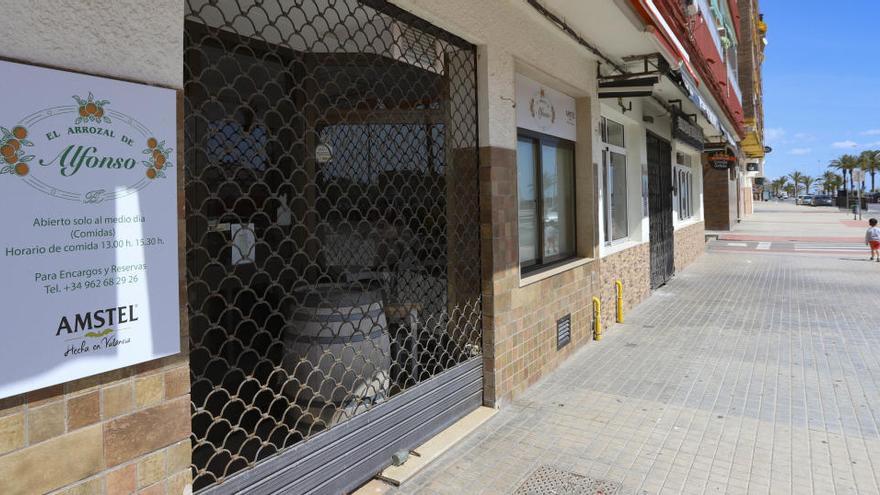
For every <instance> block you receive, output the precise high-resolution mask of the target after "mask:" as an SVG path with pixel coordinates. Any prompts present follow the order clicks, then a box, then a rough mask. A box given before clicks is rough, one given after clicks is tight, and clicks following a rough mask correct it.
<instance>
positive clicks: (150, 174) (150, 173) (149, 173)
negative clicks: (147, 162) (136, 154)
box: [147, 168, 156, 179]
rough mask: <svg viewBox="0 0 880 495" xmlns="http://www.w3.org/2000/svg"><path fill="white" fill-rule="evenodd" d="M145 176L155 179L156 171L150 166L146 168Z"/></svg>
mask: <svg viewBox="0 0 880 495" xmlns="http://www.w3.org/2000/svg"><path fill="white" fill-rule="evenodd" d="M147 178H148V179H155V178H156V171H155V170H154V169H152V168H148V169H147Z"/></svg>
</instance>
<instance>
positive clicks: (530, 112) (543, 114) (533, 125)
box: [515, 74, 577, 141]
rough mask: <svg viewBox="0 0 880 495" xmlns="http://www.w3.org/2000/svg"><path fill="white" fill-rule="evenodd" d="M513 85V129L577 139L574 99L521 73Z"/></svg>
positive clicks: (571, 139) (572, 139)
mask: <svg viewBox="0 0 880 495" xmlns="http://www.w3.org/2000/svg"><path fill="white" fill-rule="evenodd" d="M515 82H516V125H517V127H520V128H522V129H527V130H530V131H535V132H540V133H543V134H549V135H551V136H556V137H561V138H563V139H568V140H570V141H576V140H577V113H576V111H575V101H574V98H572V97H571V96H568V95H566V94H563V93H561V92H559V91H556V90H554V89H552V88H548V87H547V86H544V85H543V84H541V83H539V82H537V81H533V80H531V79H529V78H528V77H525V76H523V75H521V74H517V75H516V81H515Z"/></svg>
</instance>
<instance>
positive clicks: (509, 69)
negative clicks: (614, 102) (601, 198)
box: [393, 0, 598, 161]
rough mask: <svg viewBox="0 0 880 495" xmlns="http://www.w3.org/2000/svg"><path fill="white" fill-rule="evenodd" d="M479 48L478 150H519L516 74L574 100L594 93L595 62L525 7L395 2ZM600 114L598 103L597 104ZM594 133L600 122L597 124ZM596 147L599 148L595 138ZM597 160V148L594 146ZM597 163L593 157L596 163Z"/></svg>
mask: <svg viewBox="0 0 880 495" xmlns="http://www.w3.org/2000/svg"><path fill="white" fill-rule="evenodd" d="M393 3H394V4H396V5H398V6H399V7H401V8H404V9H406V10H408V11H410V12H412V13H414V14H416V15H418V16H420V17H422V18H424V19H425V20H427V21H429V22H431V23H432V24H435V25H437V26H439V27H441V28H443V29H445V30H447V31H449V32H451V33H453V34H455V35H457V36H460V37H461V38H464V39H466V40H468V41H470V42H472V43H474V44H476V45H478V46H479V47H480V50H479V58H480V60H479V69H480V79H479V81H478V85H479V91H480V145H481V146H499V147H503V148H510V149H513V148H515V147H516V110H515V108H514V106H513V102H514V74H515V73H516V72H520V73H522V74H524V75H526V76H527V77H529V78H531V79H534V80H536V81H538V82H541V83H543V84H546V85H548V86H551V87H553V88H554V89H556V90H559V91H561V92H563V93H566V94H568V95H569V96H572V97H574V98H579V97H584V96H593V95H595V94H596V59H595V58H594V57H593V56H592V55H591V54H590V53H589V52H588V51H587V50H586V49H585V48H583V47H581V46H579V45H578V44H577V43H575V42H574V41H573V40H572V39H571V38H569V37H568V36H567V35H566V34H564V33H563V32H562V31H561V30H560V29H559V28H558V27H556V26H554V25H553V24H551V23H550V22H549V21H547V20H546V19H545V18H544V17H543V16H541V15H540V14H538V13H537V12H536V11H535V10H534V9H533V8H532V7H531V6H529V5H528V4H527V3H526V2H523V1H517V0H479V1H474V0H445V1H442V2H440V1H437V0H393ZM593 109H594V111H593V112H591V113H592V114H593V115H598V103H596V102H595V100H594V104H593ZM592 124H593V128H594V132H593V134H594V135H596V134H597V133H598V119H597V118H594V119H593V123H592ZM594 144H596V145H597V144H598V142H597V141H595V139H594ZM593 150H594V151H593V156H594V157H595V156H596V146H593ZM595 160H596V159H595V158H594V161H595Z"/></svg>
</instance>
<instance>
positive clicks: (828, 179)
mask: <svg viewBox="0 0 880 495" xmlns="http://www.w3.org/2000/svg"><path fill="white" fill-rule="evenodd" d="M821 179H822V190H823V191H825V192H826V193H828V194H832V193H834V192H835V191H837V189H838V188H839V187H840V186H841V185H843V178H842V177H840V176H839V175H837V174H835V173H834V172H833V171H832V170H826V171H825V173H824V174H822V178H821Z"/></svg>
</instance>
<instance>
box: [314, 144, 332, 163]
mask: <svg viewBox="0 0 880 495" xmlns="http://www.w3.org/2000/svg"><path fill="white" fill-rule="evenodd" d="M331 159H333V148H331V147H330V145H329V144H324V143H321V144H319V145H317V146H315V161H316V162H318V163H327V162H329V161H330V160H331Z"/></svg>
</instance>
